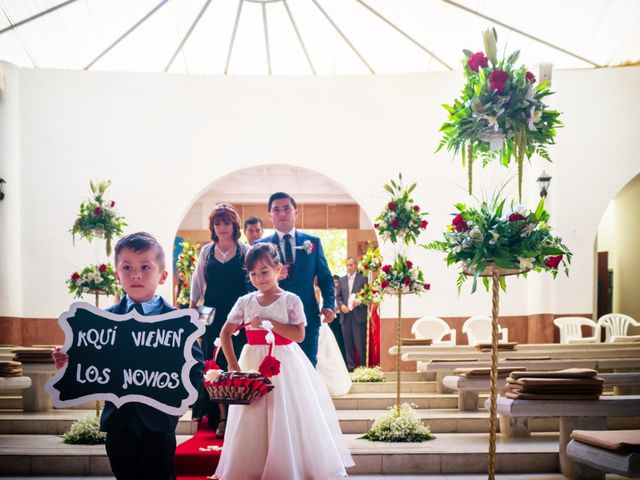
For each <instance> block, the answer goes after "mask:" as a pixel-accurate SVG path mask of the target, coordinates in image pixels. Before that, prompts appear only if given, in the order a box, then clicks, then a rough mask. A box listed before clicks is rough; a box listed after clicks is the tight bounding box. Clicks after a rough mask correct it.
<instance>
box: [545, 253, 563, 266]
mask: <svg viewBox="0 0 640 480" xmlns="http://www.w3.org/2000/svg"><path fill="white" fill-rule="evenodd" d="M561 261H562V255H556V256H555V257H549V258H547V261H546V262H544V264H545V265H546V266H547V267H549V268H558V265H560V262H561Z"/></svg>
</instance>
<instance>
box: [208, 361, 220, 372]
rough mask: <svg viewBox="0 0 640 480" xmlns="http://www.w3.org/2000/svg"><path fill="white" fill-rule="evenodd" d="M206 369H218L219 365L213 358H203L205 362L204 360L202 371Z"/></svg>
mask: <svg viewBox="0 0 640 480" xmlns="http://www.w3.org/2000/svg"><path fill="white" fill-rule="evenodd" d="M207 370H220V367H219V366H218V364H217V363H216V361H215V360H213V359H211V360H205V362H204V371H205V372H206V371H207Z"/></svg>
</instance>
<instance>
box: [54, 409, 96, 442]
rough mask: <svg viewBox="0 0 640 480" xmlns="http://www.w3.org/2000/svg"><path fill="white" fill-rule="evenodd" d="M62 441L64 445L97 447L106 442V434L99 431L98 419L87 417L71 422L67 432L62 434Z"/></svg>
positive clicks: (92, 416)
mask: <svg viewBox="0 0 640 480" xmlns="http://www.w3.org/2000/svg"><path fill="white" fill-rule="evenodd" d="M62 439H63V441H64V443H72V444H80V445H98V444H100V443H104V442H105V441H106V439H107V434H106V433H105V432H101V431H100V417H98V416H97V415H88V416H86V417H85V418H81V419H79V420H76V421H75V422H73V423H72V424H71V427H70V428H69V430H68V431H67V432H65V433H63V434H62Z"/></svg>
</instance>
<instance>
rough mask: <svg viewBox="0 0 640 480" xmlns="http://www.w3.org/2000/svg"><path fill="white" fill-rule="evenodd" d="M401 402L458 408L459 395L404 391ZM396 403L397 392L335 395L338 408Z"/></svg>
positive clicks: (376, 407)
mask: <svg viewBox="0 0 640 480" xmlns="http://www.w3.org/2000/svg"><path fill="white" fill-rule="evenodd" d="M483 401H484V400H481V401H480V402H483ZM400 402H401V403H410V404H412V405H414V408H456V407H457V406H458V396H457V395H454V394H442V393H404V394H402V395H401V398H400ZM395 403H396V394H395V393H348V394H346V395H342V396H341V397H333V404H334V405H335V407H336V410H384V409H386V408H389V407H391V406H393V405H395Z"/></svg>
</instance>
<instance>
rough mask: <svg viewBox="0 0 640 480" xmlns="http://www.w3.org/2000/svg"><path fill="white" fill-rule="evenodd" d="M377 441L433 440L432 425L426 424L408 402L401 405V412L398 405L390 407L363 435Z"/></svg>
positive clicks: (366, 438) (367, 438)
mask: <svg viewBox="0 0 640 480" xmlns="http://www.w3.org/2000/svg"><path fill="white" fill-rule="evenodd" d="M360 438H364V439H365V440H374V441H377V442H424V441H427V440H433V439H434V438H436V437H435V435H433V434H432V433H431V427H429V426H428V425H424V424H423V423H422V421H421V420H420V419H419V418H418V415H417V413H416V411H415V410H414V409H413V408H412V406H411V405H409V404H408V403H403V404H402V405H400V414H399V415H398V414H397V411H396V406H395V405H394V406H393V407H390V408H389V413H388V414H387V415H386V416H384V417H380V418H378V419H376V420H375V421H374V422H373V426H372V427H371V428H370V429H369V431H368V432H367V433H365V434H364V435H363V436H362V437H360Z"/></svg>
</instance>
